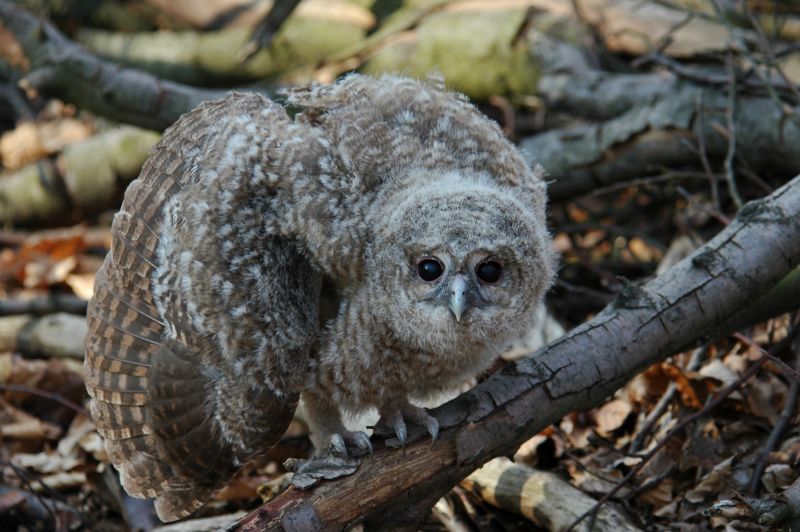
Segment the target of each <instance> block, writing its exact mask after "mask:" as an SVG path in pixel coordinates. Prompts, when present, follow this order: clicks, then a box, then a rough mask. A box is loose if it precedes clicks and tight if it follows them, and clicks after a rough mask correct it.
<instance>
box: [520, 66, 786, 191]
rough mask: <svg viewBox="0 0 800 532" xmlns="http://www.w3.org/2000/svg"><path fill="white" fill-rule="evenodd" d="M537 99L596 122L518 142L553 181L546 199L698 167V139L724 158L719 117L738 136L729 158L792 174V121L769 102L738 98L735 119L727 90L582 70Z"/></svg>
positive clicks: (548, 78) (557, 76) (546, 85)
mask: <svg viewBox="0 0 800 532" xmlns="http://www.w3.org/2000/svg"><path fill="white" fill-rule="evenodd" d="M539 91H540V94H541V96H542V97H543V99H545V100H546V101H547V103H548V107H549V108H550V109H555V110H562V111H567V112H568V113H569V114H570V115H572V116H584V117H587V118H589V119H590V120H596V122H595V123H592V124H589V125H585V126H578V127H573V128H567V129H556V130H551V131H547V132H545V133H541V134H539V135H535V136H533V137H529V138H527V139H524V140H523V141H522V142H521V144H522V147H523V148H525V150H527V151H528V152H530V153H532V154H533V155H534V158H535V159H536V162H538V163H540V164H541V165H542V166H544V168H546V169H547V171H548V173H549V174H550V176H551V177H552V178H553V179H554V182H553V183H552V185H551V186H550V189H549V193H550V197H551V198H552V199H556V200H558V199H564V198H569V197H574V196H577V195H580V194H586V193H587V192H591V191H593V190H596V189H598V188H600V187H605V186H609V185H612V184H614V183H618V182H620V181H627V180H631V179H634V178H637V177H640V176H642V175H658V174H660V173H662V172H664V169H665V168H676V167H679V166H682V165H691V164H696V163H698V162H699V160H700V156H699V155H698V153H697V152H698V149H697V146H698V145H699V144H698V143H699V141H700V140H701V139H702V141H703V142H704V144H705V146H704V147H705V151H706V152H707V154H708V155H709V156H710V157H713V158H715V159H718V160H720V161H722V160H723V159H724V158H725V157H726V154H728V151H729V142H728V141H729V139H728V138H727V137H726V136H725V135H724V133H720V131H723V132H724V131H726V130H729V129H730V128H728V127H727V125H726V117H728V118H729V119H730V122H731V124H733V126H734V127H735V130H736V156H737V157H741V158H743V159H744V160H746V161H747V163H748V164H749V165H750V166H751V167H752V168H754V169H763V170H766V171H769V172H785V173H786V175H796V174H797V173H798V172H800V156H799V155H798V151H797V149H795V146H798V145H800V118H798V116H797V113H794V114H792V113H790V112H787V109H786V108H784V107H782V106H781V105H779V104H778V103H776V102H775V101H774V100H772V99H771V98H769V97H767V96H755V95H748V94H741V95H738V96H737V102H736V103H737V106H736V109H735V112H734V110H733V109H730V103H729V101H728V95H727V94H726V91H725V90H720V89H718V88H714V87H708V86H703V85H700V84H696V83H693V82H691V81H686V80H682V79H680V78H678V77H677V76H675V75H673V74H669V73H658V74H638V75H630V74H609V73H603V72H599V71H586V70H582V71H569V72H568V73H563V72H562V73H550V74H547V75H545V76H543V77H542V80H541V81H540V83H539ZM701 102H702V104H701Z"/></svg>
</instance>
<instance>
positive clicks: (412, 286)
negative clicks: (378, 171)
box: [368, 172, 555, 362]
mask: <svg viewBox="0 0 800 532" xmlns="http://www.w3.org/2000/svg"><path fill="white" fill-rule="evenodd" d="M414 181H415V184H413V185H411V186H405V187H400V188H398V191H397V193H396V194H394V195H392V196H391V197H389V198H388V202H389V205H390V206H386V207H385V208H383V209H381V210H382V212H391V214H390V215H388V216H383V217H382V218H381V219H378V220H375V223H376V226H377V228H378V231H376V233H375V234H376V237H375V242H373V243H372V246H371V249H370V253H369V258H368V262H369V263H370V264H369V269H368V271H370V278H371V282H372V285H373V289H374V290H376V291H379V292H380V293H381V294H383V298H381V299H380V300H383V301H386V295H388V296H389V297H388V300H389V302H390V304H389V305H385V306H383V307H381V308H378V309H375V311H376V317H377V318H378V319H380V320H382V321H383V322H384V323H385V324H386V325H387V326H388V328H389V329H390V330H391V331H392V333H393V334H394V335H395V336H396V337H397V338H398V339H399V340H401V341H402V342H403V343H404V344H405V345H409V346H414V347H416V348H417V349H420V350H424V351H428V352H436V353H441V354H442V355H443V356H448V357H450V358H451V359H453V357H458V356H459V353H474V352H475V351H476V349H481V348H484V349H487V348H490V347H496V348H497V349H502V348H504V347H505V346H506V345H507V344H508V343H510V342H511V341H513V340H516V339H518V338H519V337H521V336H523V335H524V334H525V333H526V332H527V331H528V330H530V328H531V326H532V325H533V323H534V322H535V320H536V317H537V313H538V310H539V308H540V305H539V303H540V302H541V299H542V296H543V295H544V293H545V291H546V290H547V288H548V287H549V286H550V284H551V281H552V278H553V274H554V269H555V268H554V254H553V251H552V249H551V245H550V237H549V235H548V234H547V230H546V228H545V222H544V213H543V212H542V210H541V209H538V210H537V208H536V207H533V206H531V205H529V204H527V203H525V202H523V201H521V200H520V199H519V198H516V197H514V194H513V193H512V190H513V189H510V188H508V187H500V186H498V185H496V184H495V183H494V182H492V180H491V179H489V178H486V177H481V176H465V175H463V174H461V173H458V172H454V173H450V174H445V175H436V176H432V175H420V176H418V177H417V178H416V179H415V180H414ZM374 300H375V301H377V300H379V299H378V298H377V292H376V294H375V299H374ZM453 360H454V362H455V361H457V360H456V359H453Z"/></svg>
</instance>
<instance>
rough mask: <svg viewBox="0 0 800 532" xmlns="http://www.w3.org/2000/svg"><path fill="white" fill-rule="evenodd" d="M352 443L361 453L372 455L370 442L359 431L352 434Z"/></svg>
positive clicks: (364, 434) (364, 433)
mask: <svg viewBox="0 0 800 532" xmlns="http://www.w3.org/2000/svg"><path fill="white" fill-rule="evenodd" d="M353 442H354V443H355V444H356V447H358V448H359V449H361V450H362V451H369V454H370V455H372V442H371V441H370V439H369V436H367V433H366V432H361V431H359V432H355V433H353Z"/></svg>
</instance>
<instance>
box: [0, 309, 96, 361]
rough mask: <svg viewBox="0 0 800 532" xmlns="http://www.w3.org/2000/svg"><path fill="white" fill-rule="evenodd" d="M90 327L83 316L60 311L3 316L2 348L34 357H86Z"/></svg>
mask: <svg viewBox="0 0 800 532" xmlns="http://www.w3.org/2000/svg"><path fill="white" fill-rule="evenodd" d="M87 331H88V329H87V327H86V319H85V318H83V317H82V316H76V315H74V314H67V313H65V312H59V313H56V314H48V315H46V316H43V317H40V318H36V317H34V316H31V315H23V316H9V317H2V318H0V351H18V352H20V353H23V354H25V355H27V356H35V357H42V356H44V357H70V358H74V359H77V360H83V355H84V348H83V339H84V337H85V336H86V333H87Z"/></svg>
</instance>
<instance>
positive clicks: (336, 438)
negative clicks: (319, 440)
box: [331, 434, 347, 458]
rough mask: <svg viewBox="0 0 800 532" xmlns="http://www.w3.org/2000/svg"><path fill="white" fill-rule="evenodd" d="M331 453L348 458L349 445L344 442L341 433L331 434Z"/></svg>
mask: <svg viewBox="0 0 800 532" xmlns="http://www.w3.org/2000/svg"><path fill="white" fill-rule="evenodd" d="M331 453H334V454H336V456H340V457H342V458H347V446H346V445H345V444H344V438H342V435H341V434H334V435H333V436H331Z"/></svg>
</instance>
